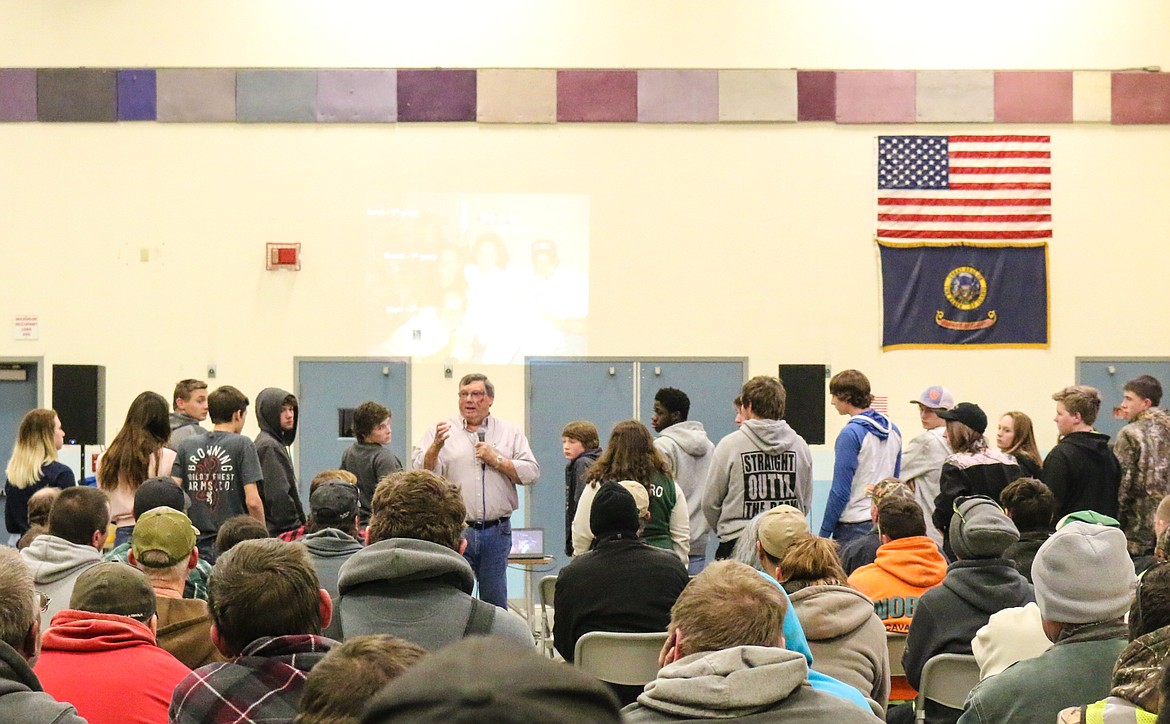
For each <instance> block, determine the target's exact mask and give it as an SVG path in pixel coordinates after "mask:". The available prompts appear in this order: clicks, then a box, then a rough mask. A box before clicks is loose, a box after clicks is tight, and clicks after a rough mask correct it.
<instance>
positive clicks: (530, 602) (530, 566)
mask: <svg viewBox="0 0 1170 724" xmlns="http://www.w3.org/2000/svg"><path fill="white" fill-rule="evenodd" d="M552 562H553V557H552V556H542V557H540V558H528V557H525V558H512V557H509V558H508V565H509V566H521V567H523V568H524V619H525V620H526V621H528V627H529V628H532V626H533V625H534V624H535V622H536V599H535V597H534V596H533V593H532V592H533V590H535V588H536V585H535V584H534V583H533V580H532V576H533V574H534V573H538V571H537V567H538V566H547V565H548V564H550V563H552Z"/></svg>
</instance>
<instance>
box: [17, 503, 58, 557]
mask: <svg viewBox="0 0 1170 724" xmlns="http://www.w3.org/2000/svg"><path fill="white" fill-rule="evenodd" d="M60 492H61V489H60V488H41V489H40V490H38V491H37V492H35V493H33V494H32V497H31V498H29V499H28V525H29V527H28V530H26V531H25V532H24V535H22V536H20V540H18V541H17V542H16V549H17V550H21V551H22V550H24V549H25V548H28V547H29V545H31V544H32V542H33V539H35V538H36V537H37V536H38V535H40V534H42V533H48V532H49V510H50V509H52V507H53V501H54V500H56V499H57V495H58V494H60Z"/></svg>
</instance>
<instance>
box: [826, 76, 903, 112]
mask: <svg viewBox="0 0 1170 724" xmlns="http://www.w3.org/2000/svg"><path fill="white" fill-rule="evenodd" d="M917 93H918V92H917V77H916V74H915V72H914V71H912V70H851V71H843V72H840V73H838V74H837V122H838V123H914V121H915V120H916V118H917V116H918V111H917Z"/></svg>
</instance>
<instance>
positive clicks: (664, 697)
mask: <svg viewBox="0 0 1170 724" xmlns="http://www.w3.org/2000/svg"><path fill="white" fill-rule="evenodd" d="M787 609H788V604H787V601H786V600H785V597H784V595H783V593H782V591H781V590H780V589H779V588H778V587H777V586H775V585H774V583H773V582H770V581H769V580H768V579H767V578H766V577H762V576H760V575H759V574H758V573H757V572H756V571H754V570H752V569H751V568H750V567H748V566H745V565H743V564H742V563H739V562H736V561H716V562H715V563H712V564H711V565H709V566H708V567H707V568H706V569H704V571H703V572H702V573H700V574H699V575H697V576H696V577H695V578H694V579H693V580H692V581H691V584H690V585H689V586H687V588H686V590H685V591H683V593H682V595H680V596H679V597H678V601H677V602H676V603H675V605H674V609H673V610H672V611H671V616H670V627H669V631H670V638H669V639H668V640H667V642H666V646H664V647H663V650H662V655H661V656H660V658H659V663H660V664H661V666H662V669H661V670H660V671H659V672H658V677H657V678H656V679H655V680H654V681H652V682H650V683H649V684H647V685H646V689H645V691H644V692H643V693H642V694H641V695H640V696H639V697H638V701H637V702H636V703H634V704H631V705H629V706H627V707H626V708H625V709H623V710H622V715H623V721H625V722H630V723H631V724H634V723H636V722H657V721H677V720H686V719H704V720H711V719H721V720H722V719H736V718H743V719H748V718H750V719H755V720H759V721H764V720H772V721H775V720H779V719H781V718H785V719H791V720H792V721H801V722H834V723H840V724H845V723H846V722H876V721H879V720H878V719H877V718H876V717H875V716H874V715H873V714H872V713H871V712H868V711H862V710H860V709H858V708H856V707H854V706H851V705H849V704H848V703H846V702H844V701H842V700H841V699H838V698H837V697H834V696H831V695H829V694H826V693H824V692H821V691H818V690H816V689H814V688H813V687H812V686H811V685H810V684H809V681H808V673H809V670H808V663H807V662H806V660H805V658H804V657H803V656H801V655H800V654H799V653H796V652H794V651H789V650H788V649H786V648H785V647H784V635H783V627H784V616H785V614H786V613H787ZM765 682H766V683H765ZM765 717H767V719H765Z"/></svg>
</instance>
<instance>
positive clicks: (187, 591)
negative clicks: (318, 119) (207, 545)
mask: <svg viewBox="0 0 1170 724" xmlns="http://www.w3.org/2000/svg"><path fill="white" fill-rule="evenodd" d="M103 560H106V561H117V562H118V563H129V562H130V544H129V543H123V544H122V545H120V546H118V547H117V548H115V549H114V550H112V551H110V552H109V553H107V554H106V555H105V556H104V557H103ZM209 578H211V564H210V563H208V562H207V561H205V560H203V559H202V558H200V559H199V562H198V563H196V564H195V568H194V569H192V570H191V571H189V572H188V573H187V583H186V585H184V586H183V598H197V599H199V600H200V601H206V600H207V580H208V579H209Z"/></svg>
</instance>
